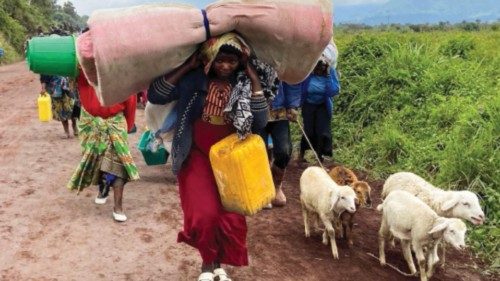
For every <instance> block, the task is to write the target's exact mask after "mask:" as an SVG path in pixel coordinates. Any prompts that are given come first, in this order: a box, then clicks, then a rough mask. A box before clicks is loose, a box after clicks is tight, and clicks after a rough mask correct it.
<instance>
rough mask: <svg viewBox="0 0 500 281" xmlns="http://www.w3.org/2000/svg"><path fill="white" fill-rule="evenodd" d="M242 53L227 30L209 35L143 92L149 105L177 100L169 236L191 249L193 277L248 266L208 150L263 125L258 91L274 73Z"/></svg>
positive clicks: (239, 41)
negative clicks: (176, 217) (177, 216)
mask: <svg viewBox="0 0 500 281" xmlns="http://www.w3.org/2000/svg"><path fill="white" fill-rule="evenodd" d="M250 56H251V54H250V49H249V47H248V45H247V44H246V43H245V41H244V40H243V38H241V37H240V36H238V35H236V34H235V33H227V34H224V35H222V36H219V37H214V38H211V39H209V40H208V41H206V42H205V43H203V45H202V46H201V50H200V53H199V54H198V53H195V54H194V55H193V56H191V57H190V58H189V59H188V60H187V61H186V62H185V63H184V64H182V65H181V66H180V67H178V68H177V69H175V70H174V71H172V72H170V73H168V74H166V75H164V76H161V77H159V78H157V79H156V80H155V81H154V82H153V83H152V84H151V86H150V88H149V91H148V100H149V102H151V103H153V104H166V103H169V102H172V101H175V100H177V105H176V108H177V111H178V119H177V121H176V126H175V128H176V129H175V134H174V139H173V143H172V154H171V155H172V170H173V172H174V173H175V174H176V175H177V180H178V183H179V195H180V200H181V206H182V210H183V214H184V227H183V230H182V231H181V232H180V233H179V235H178V238H177V241H178V242H184V243H186V244H188V245H190V246H192V247H194V248H196V249H197V250H198V252H199V254H200V256H201V259H202V265H201V274H200V275H199V277H198V280H199V281H213V280H220V281H230V280H231V279H230V278H229V277H228V274H227V272H226V271H225V270H224V269H223V268H222V267H221V264H229V265H233V266H245V265H248V254H247V246H246V235H247V225H246V220H245V217H244V216H242V215H240V214H236V213H231V212H228V211H226V210H224V208H223V206H222V204H221V201H220V196H219V192H218V189H217V185H216V182H215V177H214V174H213V170H212V167H211V165H210V161H209V158H208V154H209V151H210V148H211V146H212V145H214V144H215V143H217V142H218V141H220V140H222V139H223V138H225V137H226V136H228V135H230V134H232V133H234V132H236V133H237V134H238V136H239V137H240V138H244V137H245V136H247V135H248V134H250V133H251V132H252V129H254V130H255V131H258V130H260V129H262V128H263V127H264V126H265V125H266V123H267V113H268V106H267V100H266V96H270V95H272V91H271V90H270V88H272V86H273V85H274V87H277V85H278V84H277V81H278V80H277V79H276V77H277V75H276V72H275V71H274V70H273V69H272V68H270V67H268V66H267V65H264V64H263V63H260V62H258V61H257V60H256V59H255V58H252V57H250ZM250 156H251V155H249V157H250Z"/></svg>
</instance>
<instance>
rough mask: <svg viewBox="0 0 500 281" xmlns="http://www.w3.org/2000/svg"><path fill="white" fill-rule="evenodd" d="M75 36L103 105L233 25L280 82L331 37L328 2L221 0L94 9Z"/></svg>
mask: <svg viewBox="0 0 500 281" xmlns="http://www.w3.org/2000/svg"><path fill="white" fill-rule="evenodd" d="M88 24H89V27H90V31H89V32H86V33H84V34H83V35H81V36H80V37H79V38H78V43H77V48H78V56H79V61H80V64H81V65H82V68H83V71H84V72H85V75H86V76H87V78H88V79H89V81H90V82H91V83H92V84H93V85H94V86H95V87H96V90H97V93H98V96H99V98H100V100H101V102H102V103H103V104H104V105H110V104H114V103H116V102H120V101H122V100H124V99H126V98H127V96H129V95H130V94H132V93H134V92H136V91H138V90H140V89H144V88H146V87H147V86H148V85H149V83H150V82H151V81H152V80H153V79H154V78H156V77H158V76H160V75H162V74H164V73H166V72H168V71H170V70H172V69H173V68H175V67H177V66H178V65H180V64H181V63H182V62H184V61H185V60H186V59H187V58H188V57H189V56H190V55H191V54H192V53H193V52H194V51H195V50H196V48H197V47H198V44H199V43H202V42H204V41H205V40H206V39H207V35H208V34H210V35H212V36H216V35H220V34H224V33H227V32H230V31H236V32H238V33H239V34H241V36H242V37H244V38H245V39H246V40H247V42H248V43H249V45H250V46H251V48H252V49H253V51H254V52H255V54H256V55H257V57H259V58H260V59H261V60H263V61H264V62H267V63H269V64H270V65H271V66H273V67H274V68H275V69H276V71H277V72H278V76H279V78H280V79H281V80H283V81H286V82H289V83H297V82H300V81H302V80H303V79H305V77H306V76H307V75H308V74H309V72H310V71H311V70H312V68H313V67H314V65H315V64H316V62H317V60H318V58H319V57H320V55H321V53H322V52H323V50H324V48H325V46H326V45H327V44H328V43H329V42H330V40H331V36H332V28H333V20H332V3H331V0H221V1H218V2H216V3H214V4H212V5H209V6H208V7H207V9H206V17H204V13H203V12H202V11H201V10H199V9H197V8H194V7H191V6H183V5H172V4H170V5H158V4H156V5H143V6H137V7H131V8H125V9H112V10H101V11H97V12H94V13H93V14H92V16H91V17H90V19H89V21H88Z"/></svg>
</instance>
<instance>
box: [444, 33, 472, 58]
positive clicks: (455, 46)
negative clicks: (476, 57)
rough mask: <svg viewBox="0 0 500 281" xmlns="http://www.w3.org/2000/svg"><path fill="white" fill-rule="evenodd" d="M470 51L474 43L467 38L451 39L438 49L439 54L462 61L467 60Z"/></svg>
mask: <svg viewBox="0 0 500 281" xmlns="http://www.w3.org/2000/svg"><path fill="white" fill-rule="evenodd" d="M472 50H474V42H473V41H472V39H470V38H467V37H461V38H456V39H451V40H450V41H448V42H447V43H446V44H444V45H443V46H441V48H440V52H441V54H443V55H445V56H449V57H459V58H462V59H467V58H468V57H469V54H470V52H471V51H472Z"/></svg>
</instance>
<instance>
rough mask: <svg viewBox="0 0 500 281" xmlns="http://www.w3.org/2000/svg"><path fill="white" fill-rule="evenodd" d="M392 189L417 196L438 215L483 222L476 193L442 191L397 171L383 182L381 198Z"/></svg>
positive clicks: (475, 222) (414, 176)
mask: <svg viewBox="0 0 500 281" xmlns="http://www.w3.org/2000/svg"><path fill="white" fill-rule="evenodd" d="M394 190H405V191H408V192H410V193H411V194H413V195H415V196H417V197H418V198H420V199H421V200H422V201H424V202H425V203H426V204H427V205H429V207H431V208H432V209H433V210H434V211H435V212H436V213H437V214H438V215H439V216H442V217H447V218H461V219H464V220H468V221H470V222H471V223H473V224H474V225H480V224H482V223H483V222H484V213H483V211H482V210H481V205H480V204H479V199H478V198H477V196H476V194H474V193H472V192H470V191H467V190H461V191H456V190H447V191H444V190H442V189H439V188H437V187H434V186H433V185H432V184H430V183H428V182H427V181H425V180H424V179H422V178H421V177H419V176H417V175H415V174H413V173H409V172H399V173H395V174H393V175H391V176H389V178H387V180H386V181H385V183H384V188H383V190H382V198H384V197H386V196H387V195H388V194H389V193H391V192H393V191H394Z"/></svg>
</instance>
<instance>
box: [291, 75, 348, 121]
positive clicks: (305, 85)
mask: <svg viewBox="0 0 500 281" xmlns="http://www.w3.org/2000/svg"><path fill="white" fill-rule="evenodd" d="M314 75H315V74H310V75H309V76H308V77H307V78H306V80H304V81H303V82H301V83H300V88H301V92H302V98H301V101H302V104H304V103H305V102H307V96H308V95H309V93H308V89H309V83H310V82H311V78H312V77H313V76H314ZM328 77H329V78H330V79H328V82H327V84H326V85H325V86H326V87H325V88H326V91H325V96H324V99H325V102H326V106H327V108H328V112H329V113H330V115H332V114H333V100H332V97H334V96H336V95H338V94H339V93H340V82H339V79H338V75H337V71H336V70H335V69H334V68H333V67H330V75H329V76H328Z"/></svg>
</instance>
